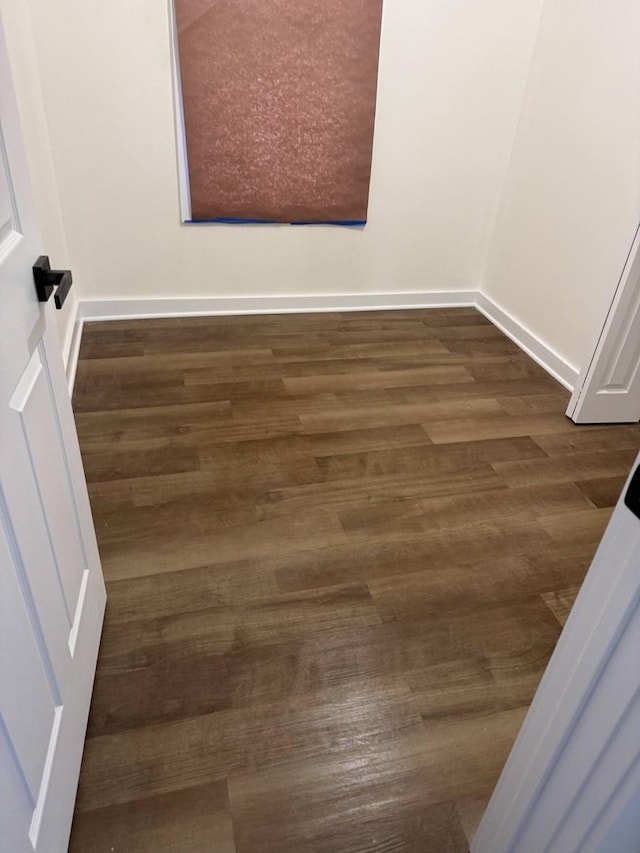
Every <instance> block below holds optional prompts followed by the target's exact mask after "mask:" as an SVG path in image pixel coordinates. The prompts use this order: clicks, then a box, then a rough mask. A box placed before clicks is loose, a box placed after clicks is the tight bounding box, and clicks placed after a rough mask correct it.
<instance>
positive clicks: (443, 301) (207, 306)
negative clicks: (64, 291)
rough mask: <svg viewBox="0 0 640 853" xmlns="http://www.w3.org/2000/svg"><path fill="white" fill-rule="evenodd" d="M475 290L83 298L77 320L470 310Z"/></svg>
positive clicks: (473, 303) (474, 298)
mask: <svg viewBox="0 0 640 853" xmlns="http://www.w3.org/2000/svg"><path fill="white" fill-rule="evenodd" d="M475 301H476V291H475V290H457V291H451V292H448V291H438V292H434V293H352V294H325V295H317V296H306V295H304V296H299V295H292V296H203V297H191V298H190V297H184V298H182V297H178V298H174V297H166V298H157V299H83V300H81V301H80V304H79V308H78V318H79V319H81V320H85V321H90V320H138V319H150V318H153V317H198V316H209V315H210V316H221V315H225V314H301V313H306V312H314V311H317V312H324V311H384V310H394V309H408V308H461V307H464V306H466V307H469V306H473V305H475Z"/></svg>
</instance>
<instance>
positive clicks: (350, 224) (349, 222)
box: [185, 216, 367, 228]
mask: <svg viewBox="0 0 640 853" xmlns="http://www.w3.org/2000/svg"><path fill="white" fill-rule="evenodd" d="M212 223H213V224H222V225H340V226H342V227H344V228H362V227H364V226H365V225H366V224H367V220H366V219H345V220H336V221H334V222H331V221H329V222H278V221H277V220H274V219H233V218H232V217H227V216H218V217H216V218H215V219H187V220H185V224H187V225H210V224H212Z"/></svg>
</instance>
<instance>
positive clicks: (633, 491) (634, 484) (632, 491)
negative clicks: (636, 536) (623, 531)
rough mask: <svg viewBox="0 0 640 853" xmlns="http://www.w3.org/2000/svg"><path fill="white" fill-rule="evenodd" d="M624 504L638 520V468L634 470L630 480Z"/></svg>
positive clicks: (639, 482) (639, 506)
mask: <svg viewBox="0 0 640 853" xmlns="http://www.w3.org/2000/svg"><path fill="white" fill-rule="evenodd" d="M624 502H625V504H626V505H627V506H628V507H629V509H630V510H631V512H632V513H633V514H634V515H636V516H637V517H638V518H640V466H639V467H638V468H636V471H635V474H634V475H633V477H632V478H631V482H630V483H629V488H628V489H627V493H626V494H625V496H624Z"/></svg>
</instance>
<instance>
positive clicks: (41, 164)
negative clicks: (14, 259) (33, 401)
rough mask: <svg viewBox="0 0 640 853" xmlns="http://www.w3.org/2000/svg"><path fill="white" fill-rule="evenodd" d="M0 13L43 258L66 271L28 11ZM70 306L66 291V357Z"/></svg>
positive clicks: (61, 318) (2, 6)
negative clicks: (47, 258)
mask: <svg viewBox="0 0 640 853" xmlns="http://www.w3.org/2000/svg"><path fill="white" fill-rule="evenodd" d="M0 13H1V14H2V21H3V25H4V29H5V34H6V38H7V47H8V49H9V59H10V62H11V67H12V73H13V78H14V85H15V88H16V92H17V94H18V106H19V109H20V119H21V122H22V130H23V134H24V138H25V146H26V149H27V158H28V161H29V169H30V173H31V182H32V186H33V195H34V201H35V204H36V212H37V215H38V221H39V223H40V231H41V236H42V245H43V248H44V252H45V254H48V255H49V256H50V258H51V262H52V264H53V265H54V268H64V269H66V268H67V267H68V266H69V253H68V250H67V242H66V237H65V233H64V227H63V218H62V211H61V208H60V199H59V194H58V186H57V179H56V174H55V169H54V163H53V157H52V153H51V146H50V143H49V130H48V126H47V120H46V115H45V111H44V104H43V99H42V90H41V84H40V73H39V63H38V58H37V52H36V47H35V43H34V40H33V32H32V26H31V15H30V12H29V6H28V4H27V3H26V2H25V0H0ZM34 261H35V258H34ZM75 301H76V291H75V290H71V292H70V293H69V296H68V297H67V300H66V302H65V305H64V308H63V309H62V310H61V311H56V320H57V322H58V327H59V331H60V337H61V339H62V342H63V351H64V352H65V355H66V354H67V353H68V349H69V342H70V335H71V332H72V321H73V318H74V316H75Z"/></svg>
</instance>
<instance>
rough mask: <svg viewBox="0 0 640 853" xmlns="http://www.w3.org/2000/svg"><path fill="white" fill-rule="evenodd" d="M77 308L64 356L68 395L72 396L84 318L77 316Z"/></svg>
mask: <svg viewBox="0 0 640 853" xmlns="http://www.w3.org/2000/svg"><path fill="white" fill-rule="evenodd" d="M78 309H79V306H78ZM78 309H77V310H76V318H75V320H74V322H73V326H72V333H71V336H70V340H69V347H68V352H67V357H66V371H67V385H68V387H69V396H70V397H72V396H73V386H74V385H75V383H76V372H77V370H78V358H79V356H80V344H81V342H82V330H83V328H84V320H83V319H82V318H81V317H80V316H79V310H78Z"/></svg>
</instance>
